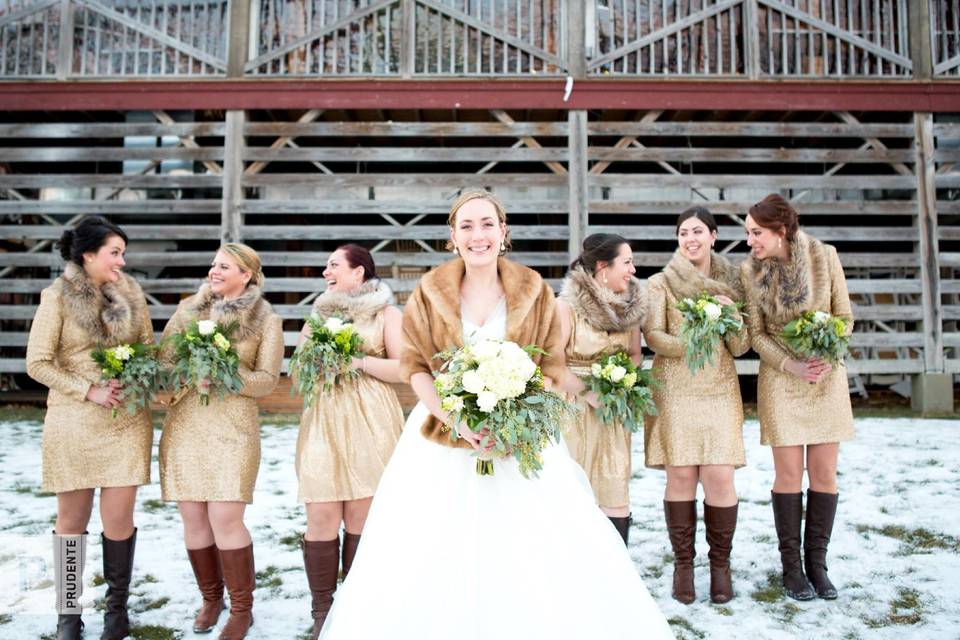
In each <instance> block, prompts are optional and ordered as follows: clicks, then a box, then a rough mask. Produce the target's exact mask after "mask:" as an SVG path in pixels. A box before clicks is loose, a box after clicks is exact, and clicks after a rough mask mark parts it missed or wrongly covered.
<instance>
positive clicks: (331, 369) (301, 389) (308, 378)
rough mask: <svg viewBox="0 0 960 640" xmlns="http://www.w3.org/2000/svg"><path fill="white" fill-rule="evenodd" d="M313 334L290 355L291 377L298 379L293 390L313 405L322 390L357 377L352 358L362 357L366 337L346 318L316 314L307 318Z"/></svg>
mask: <svg viewBox="0 0 960 640" xmlns="http://www.w3.org/2000/svg"><path fill="white" fill-rule="evenodd" d="M306 322H307V324H308V325H309V326H310V331H311V333H310V337H309V338H307V339H306V340H304V341H303V342H302V343H301V344H300V346H298V347H297V350H296V351H294V352H293V357H291V358H290V376H291V377H292V378H293V380H294V384H293V387H291V389H290V393H291V394H293V393H299V394H300V395H302V396H303V402H304V404H305V405H306V406H308V407H309V406H310V404H311V403H312V402H313V399H314V398H315V397H316V395H317V393H318V392H319V391H320V390H321V389H322V390H323V391H329V390H330V389H332V388H333V387H334V385H336V384H339V383H342V382H344V381H345V380H351V379H353V378H355V377H357V376H358V375H360V374H359V372H358V371H356V370H352V369H350V361H351V360H353V359H354V358H356V357H359V356H362V355H363V352H362V351H361V350H360V347H361V346H363V338H361V337H360V335H359V334H358V333H357V332H356V331H355V330H354V328H353V325H352V324H351V323H349V322H346V321H345V320H342V319H340V318H337V317H335V316H330V317H329V318H327V319H326V320H324V321H321V320H320V319H319V318H315V317H314V316H309V317H308V318H307V319H306Z"/></svg>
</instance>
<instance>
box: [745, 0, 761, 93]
mask: <svg viewBox="0 0 960 640" xmlns="http://www.w3.org/2000/svg"><path fill="white" fill-rule="evenodd" d="M759 16H760V13H759V11H757V0H746V2H744V3H743V35H744V41H745V43H746V45H747V50H746V52H745V53H746V58H747V59H746V60H744V64H745V65H746V67H747V69H746V71H747V76H748V77H749V78H750V79H751V80H756V79H757V78H759V77H760V17H759Z"/></svg>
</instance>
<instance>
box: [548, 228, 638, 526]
mask: <svg viewBox="0 0 960 640" xmlns="http://www.w3.org/2000/svg"><path fill="white" fill-rule="evenodd" d="M636 271H637V270H636V269H635V268H634V266H633V251H632V250H631V249H630V244H629V243H628V242H627V241H626V239H625V238H623V237H621V236H618V235H616V234H612V233H595V234H593V235H591V236H588V237H587V238H586V239H584V241H583V250H582V252H581V253H580V256H579V257H578V258H577V259H576V260H574V261H573V264H571V265H570V271H569V273H568V274H567V278H566V280H564V282H563V286H562V289H561V292H560V297H559V299H558V300H557V312H558V315H559V316H560V336H561V338H560V341H561V344H562V345H565V347H564V349H565V351H564V353H565V355H566V359H567V364H568V367H569V368H568V372H567V376H566V378H565V380H564V384H563V387H564V389H565V390H566V391H568V392H570V393H573V394H582V393H583V392H584V391H586V386H585V385H584V383H583V382H582V381H581V380H580V376H584V375H590V365H591V364H593V363H594V362H596V361H598V360H600V359H601V358H603V357H605V356H608V355H612V354H614V353H617V352H618V351H624V352H626V353H629V354H630V358H631V359H632V360H633V362H634V363H635V364H637V365H639V364H640V362H641V360H642V359H643V356H642V355H641V353H640V323H641V322H642V320H643V314H644V310H645V307H644V293H643V287H642V285H641V284H640V281H639V280H638V279H637V278H635V277H633V274H634V273H636ZM585 401H586V403H587V404H588V405H590V406H589V407H582V408H581V411H580V414H579V417H578V419H577V420H576V421H575V423H574V424H573V425H571V426H570V428H569V429H568V430H567V431H566V432H565V433H564V438H565V439H566V442H567V447H568V448H569V449H570V455H571V456H572V457H573V459H574V460H576V461H577V463H578V464H579V465H580V466H581V467H583V469H584V471H585V472H586V473H587V477H588V478H589V479H590V486H591V487H593V492H594V495H595V496H596V499H597V503H598V504H599V505H600V509H601V510H602V511H603V513H604V514H605V515H606V516H607V517H608V518H610V521H611V522H612V523H613V525H614V526H615V527H616V529H617V531H618V532H619V533H620V536H621V537H622V538H623V543H624V544H627V541H628V537H629V533H630V489H629V484H630V475H631V468H630V462H631V460H630V457H631V450H630V442H631V435H632V434H631V433H630V432H629V431H627V430H626V429H624V428H623V426H622V425H620V424H610V425H608V424H604V423H602V422H600V420H599V419H598V418H597V417H596V414H595V413H594V412H593V408H594V407H595V406H596V394H594V393H593V392H588V393H587V394H586V396H585Z"/></svg>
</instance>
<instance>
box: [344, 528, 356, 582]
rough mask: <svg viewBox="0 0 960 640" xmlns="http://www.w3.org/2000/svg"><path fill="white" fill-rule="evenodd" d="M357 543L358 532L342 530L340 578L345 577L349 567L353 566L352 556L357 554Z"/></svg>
mask: <svg viewBox="0 0 960 640" xmlns="http://www.w3.org/2000/svg"><path fill="white" fill-rule="evenodd" d="M359 545H360V534H359V533H348V532H347V531H346V530H344V531H343V549H342V550H341V554H342V555H341V558H342V559H341V565H342V566H343V569H342V570H341V572H340V573H341V576H342V578H346V577H347V574H348V573H350V567H352V566H353V558H354V556H356V555H357V547H358V546H359Z"/></svg>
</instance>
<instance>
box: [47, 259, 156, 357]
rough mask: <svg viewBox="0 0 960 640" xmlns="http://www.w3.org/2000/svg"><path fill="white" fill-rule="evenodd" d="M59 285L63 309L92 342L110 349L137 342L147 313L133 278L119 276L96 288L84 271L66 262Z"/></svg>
mask: <svg viewBox="0 0 960 640" xmlns="http://www.w3.org/2000/svg"><path fill="white" fill-rule="evenodd" d="M60 283H61V284H60V291H61V295H62V296H63V298H64V302H65V304H64V309H65V310H66V312H67V313H68V314H69V315H70V317H71V318H72V319H73V321H74V322H76V323H77V324H78V325H79V326H80V328H81V329H83V330H84V331H86V332H87V333H88V334H89V335H90V337H91V338H93V340H94V342H96V343H97V344H101V345H103V346H106V347H109V346H115V345H118V344H122V343H124V342H134V341H136V340H137V338H138V337H139V335H140V328H141V327H142V326H143V323H144V320H145V317H146V315H147V313H148V312H147V301H146V299H144V297H143V291H142V290H141V289H140V285H139V284H137V281H136V280H134V279H133V278H132V277H130V276H128V275H127V274H125V273H121V274H120V279H119V280H117V282H108V283H107V284H105V285H102V286H100V287H97V286H96V285H94V284H93V282H91V280H90V278H89V277H88V276H87V272H86V271H84V270H83V267H80V266H77V265H76V264H74V263H72V262H69V263H67V266H66V267H65V268H64V270H63V275H62V276H60Z"/></svg>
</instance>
